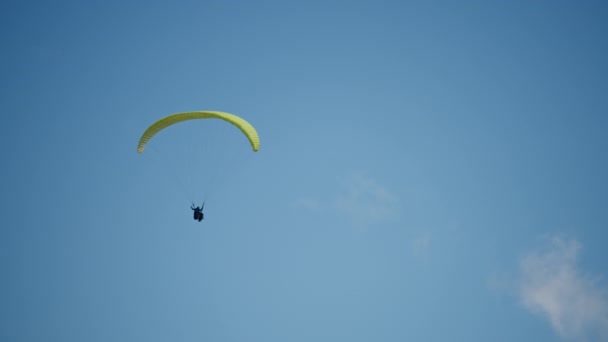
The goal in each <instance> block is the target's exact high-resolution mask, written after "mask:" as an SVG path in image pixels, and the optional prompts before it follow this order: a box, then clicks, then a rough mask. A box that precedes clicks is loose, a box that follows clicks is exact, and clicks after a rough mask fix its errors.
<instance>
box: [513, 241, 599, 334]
mask: <svg viewBox="0 0 608 342" xmlns="http://www.w3.org/2000/svg"><path fill="white" fill-rule="evenodd" d="M580 250H581V244H580V243H579V242H578V241H576V240H566V239H563V238H560V237H553V238H551V239H550V246H549V248H548V249H546V250H543V251H537V252H534V253H531V254H528V255H526V256H525V257H524V258H522V259H521V261H520V271H521V279H520V283H519V286H518V294H519V296H520V299H521V301H522V303H523V305H524V306H525V307H526V308H528V309H529V310H530V311H532V312H534V313H536V314H539V315H541V316H543V317H545V318H546V319H548V320H549V322H550V324H551V326H552V327H553V329H554V330H555V331H556V332H557V334H559V335H560V336H561V337H562V338H565V339H576V340H578V339H588V338H591V340H598V339H599V340H603V341H608V297H607V289H606V288H604V287H601V286H600V284H599V283H598V281H597V280H596V279H594V278H592V277H590V276H589V275H586V274H583V273H582V272H581V271H580V270H579V269H578V265H577V258H578V254H579V251H580Z"/></svg>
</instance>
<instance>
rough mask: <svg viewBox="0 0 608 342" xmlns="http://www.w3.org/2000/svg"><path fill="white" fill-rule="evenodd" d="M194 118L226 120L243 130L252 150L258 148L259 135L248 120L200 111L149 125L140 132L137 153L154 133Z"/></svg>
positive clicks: (171, 116)
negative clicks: (142, 132)
mask: <svg viewBox="0 0 608 342" xmlns="http://www.w3.org/2000/svg"><path fill="white" fill-rule="evenodd" d="M194 119H221V120H224V121H227V122H229V123H231V124H233V125H234V126H236V127H237V128H238V129H240V130H241V132H243V134H245V136H246V137H247V139H248V140H249V143H250V144H251V147H252V148H253V151H254V152H257V151H258V149H259V148H260V137H259V136H258V132H257V131H256V130H255V128H253V126H252V125H251V124H250V123H249V122H247V121H245V120H244V119H242V118H240V117H238V116H236V115H234V114H230V113H224V112H215V111H200V112H185V113H177V114H173V115H169V116H167V117H165V118H162V119H160V120H158V121H156V122H155V123H153V124H152V125H151V126H150V127H148V129H146V131H145V132H144V134H142V136H141V138H140V139H139V143H138V144H137V153H143V152H144V149H145V148H146V145H147V144H148V142H149V141H150V139H152V137H153V136H155V135H156V133H158V132H160V131H162V130H163V129H165V128H167V127H169V126H171V125H174V124H176V123H179V122H182V121H187V120H194Z"/></svg>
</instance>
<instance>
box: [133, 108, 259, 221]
mask: <svg viewBox="0 0 608 342" xmlns="http://www.w3.org/2000/svg"><path fill="white" fill-rule="evenodd" d="M195 119H220V120H224V121H226V122H228V123H230V124H232V125H234V126H235V127H237V128H238V129H239V130H241V132H242V133H243V134H244V135H245V137H246V138H247V139H248V140H249V144H250V145H251V148H252V149H253V151H254V152H257V151H258V149H259V148H260V137H259V136H258V133H257V131H256V130H255V128H254V127H253V126H252V125H251V124H250V123H249V122H247V121H245V120H244V119H242V118H240V117H238V116H236V115H234V114H230V113H225V112H218V111H196V112H184V113H177V114H172V115H169V116H167V117H164V118H162V119H160V120H158V121H156V122H155V123H153V124H152V125H150V127H148V129H146V130H145V131H144V133H143V134H142V136H141V137H140V139H139V143H138V144H137V153H143V152H144V150H145V148H146V146H147V145H148V143H149V142H150V140H151V139H152V138H153V137H154V136H155V135H156V134H157V133H158V132H160V131H162V130H163V129H165V128H167V127H169V126H171V125H174V124H176V123H180V122H183V121H188V120H195ZM204 206H205V203H204V202H203V205H202V206H201V207H196V208H195V207H194V203H193V204H192V205H191V206H190V209H192V210H193V211H194V220H195V221H198V222H201V221H202V220H203V218H204V214H203V208H204Z"/></svg>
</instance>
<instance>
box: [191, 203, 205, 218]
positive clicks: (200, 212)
mask: <svg viewBox="0 0 608 342" xmlns="http://www.w3.org/2000/svg"><path fill="white" fill-rule="evenodd" d="M204 208H205V202H203V205H202V206H201V207H200V208H199V207H196V208H195V207H194V203H192V205H191V206H190V209H192V210H194V220H195V221H198V222H201V221H202V220H203V219H204V218H205V214H203V209H204Z"/></svg>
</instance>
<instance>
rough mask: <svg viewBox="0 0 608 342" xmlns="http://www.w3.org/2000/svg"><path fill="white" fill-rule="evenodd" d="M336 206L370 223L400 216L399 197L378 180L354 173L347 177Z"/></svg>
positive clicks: (354, 218) (366, 223) (365, 223)
mask: <svg viewBox="0 0 608 342" xmlns="http://www.w3.org/2000/svg"><path fill="white" fill-rule="evenodd" d="M343 186H344V189H343V192H342V193H341V194H339V195H338V197H337V198H336V200H335V202H334V203H335V207H336V208H337V209H338V210H339V211H341V212H342V213H344V214H346V215H348V216H349V217H350V218H352V219H353V220H354V221H355V222H357V223H360V224H363V225H368V224H373V223H379V222H382V221H386V220H389V219H394V218H396V217H397V216H398V206H399V200H398V198H397V197H396V196H395V195H393V194H391V193H390V192H389V191H388V190H387V189H386V188H385V187H383V186H382V185H380V184H379V183H378V182H377V181H376V180H374V179H372V178H369V177H366V176H363V175H354V176H352V177H349V178H347V179H345V181H344V183H343Z"/></svg>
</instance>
